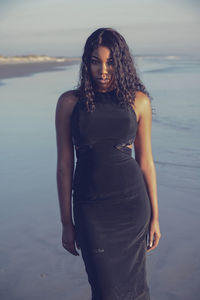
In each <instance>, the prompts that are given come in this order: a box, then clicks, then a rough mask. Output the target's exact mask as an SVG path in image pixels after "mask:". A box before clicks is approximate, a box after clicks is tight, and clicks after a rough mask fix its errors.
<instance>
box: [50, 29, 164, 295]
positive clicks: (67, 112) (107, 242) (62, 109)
mask: <svg viewBox="0 0 200 300" xmlns="http://www.w3.org/2000/svg"><path fill="white" fill-rule="evenodd" d="M151 122H152V109H151V101H150V96H149V94H148V92H147V90H146V88H145V86H144V85H143V84H142V82H141V81H140V79H139V77H138V75H137V72H136V70H135V66H134V61H133V59H132V57H131V54H130V52H129V48H128V46H127V44H126V42H125V40H124V38H123V37H122V35H120V34H119V33H118V32H117V31H115V30H113V29H112V28H100V29H98V30H96V31H95V32H93V33H92V34H91V35H90V36H89V37H88V39H87V41H86V44H85V47H84V53H83V56H82V63H81V68H80V82H79V85H78V87H77V89H76V90H70V91H67V92H65V93H64V94H62V95H61V96H60V98H59V100H58V103H57V108H56V133H57V150H58V160H57V185H58V196H59V205H60V213H61V222H62V229H63V230H62V244H63V247H64V248H65V249H66V250H67V251H69V252H70V253H71V254H73V255H79V253H78V251H77V249H80V250H81V255H82V258H83V261H84V264H85V270H86V272H87V276H88V281H89V284H90V286H91V291H92V300H125V299H126V300H134V299H135V300H136V299H137V300H139V299H140V300H147V299H150V295H149V287H148V284H147V280H146V252H149V251H151V250H153V249H155V248H156V247H157V246H158V243H159V239H160V237H161V233H160V228H159V214H158V201H157V185H156V171H155V165H154V161H153V157H152V148H151ZM133 144H134V152H135V158H133V157H132V148H133ZM74 149H75V151H76V158H77V160H76V168H75V172H74ZM71 198H72V199H73V210H72V204H71V202H72V201H71ZM72 211H73V217H74V223H73V218H72ZM147 235H148V237H149V239H148V242H147ZM76 247H77V249H76Z"/></svg>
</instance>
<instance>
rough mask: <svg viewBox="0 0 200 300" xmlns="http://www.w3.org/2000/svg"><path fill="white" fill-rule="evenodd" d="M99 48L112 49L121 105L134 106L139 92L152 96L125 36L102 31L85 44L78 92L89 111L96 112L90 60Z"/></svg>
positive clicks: (89, 38)
mask: <svg viewBox="0 0 200 300" xmlns="http://www.w3.org/2000/svg"><path fill="white" fill-rule="evenodd" d="M99 46H104V47H107V48H109V49H110V52H111V55H112V59H113V65H114V73H115V92H116V96H117V99H118V101H119V103H120V104H121V105H124V104H127V105H128V106H130V107H132V105H133V104H134V99H135V96H136V92H137V91H141V92H143V93H145V94H146V95H147V96H149V97H150V95H149V92H148V91H147V90H146V88H145V86H144V84H143V83H142V81H141V80H140V78H139V76H138V74H137V71H136V68H135V63H134V60H133V58H132V56H131V54H130V51H129V47H128V45H127V43H126V41H125V39H124V38H123V36H122V35H121V34H120V33H118V32H117V31H116V30H114V29H112V28H99V29H97V30H96V31H94V32H93V33H92V34H91V35H90V36H89V37H88V39H87V41H86V44H85V47H84V52H83V55H82V62H81V66H80V72H79V82H78V86H77V90H76V95H77V96H78V98H79V102H80V101H81V102H82V104H83V106H84V107H85V108H86V109H87V111H90V112H91V111H93V110H94V109H95V103H94V96H95V91H94V87H93V83H92V76H91V71H90V59H91V55H92V52H93V51H94V50H95V49H97V48H98V47H99ZM150 98H151V97H150Z"/></svg>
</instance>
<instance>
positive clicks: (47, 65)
mask: <svg viewBox="0 0 200 300" xmlns="http://www.w3.org/2000/svg"><path fill="white" fill-rule="evenodd" d="M79 62H80V60H79V59H78V58H75V59H70V60H66V61H60V62H58V61H45V62H44V61H43V62H23V63H20V62H19V63H0V80H1V79H6V78H13V77H24V76H28V75H31V74H33V73H40V72H49V71H55V69H56V70H59V68H60V67H63V66H67V65H73V64H78V63H79Z"/></svg>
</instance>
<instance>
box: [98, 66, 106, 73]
mask: <svg viewBox="0 0 200 300" xmlns="http://www.w3.org/2000/svg"><path fill="white" fill-rule="evenodd" d="M99 72H100V74H107V66H106V64H101V65H100V68H99Z"/></svg>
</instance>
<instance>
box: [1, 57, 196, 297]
mask: <svg viewBox="0 0 200 300" xmlns="http://www.w3.org/2000/svg"><path fill="white" fill-rule="evenodd" d="M135 59H136V63H137V68H138V70H139V74H140V76H141V79H142V80H143V82H144V83H145V85H146V87H147V89H148V90H149V92H150V94H151V96H152V98H153V100H152V107H153V120H152V151H153V157H154V161H155V166H156V171H157V185H158V204H159V216H160V229H161V234H162V237H161V239H160V243H159V246H158V247H157V248H156V249H155V250H153V251H151V252H149V253H148V254H147V275H148V282H149V286H150V291H151V300H158V299H159V300H188V299H190V300H198V299H199V291H200V289H199V278H200V260H199V249H200V239H199V235H198V230H199V226H200V221H199V220H200V219H199V214H200V201H199V198H200V184H199V178H200V176H199V175H200V138H199V131H200V118H199V115H200V100H199V94H200V84H199V83H200V60H199V58H197V57H190V56H148V55H147V56H143V57H139V56H137V57H136V58H135ZM78 73H79V64H76V65H70V66H67V67H62V69H61V70H55V71H53V72H52V71H51V72H46V73H37V74H33V75H31V76H26V77H20V78H11V79H6V80H2V81H1V82H0V132H1V147H0V166H1V167H0V186H1V188H0V191H1V192H0V193H1V197H0V205H1V209H0V241H1V242H0V298H1V299H2V300H27V299H29V300H35V299H37V300H55V299H58V300H80V299H81V300H89V299H90V287H89V285H88V282H87V277H86V273H85V269H84V265H83V262H82V259H81V255H80V256H73V255H71V254H70V253H69V252H67V251H66V250H65V249H64V248H62V244H61V223H60V216H59V207H58V197H57V187H56V154H57V153H56V136H55V108H56V103H57V100H58V97H59V96H60V94H61V93H63V92H64V91H66V90H69V89H73V88H75V87H76V84H77V81H78ZM79 253H80V252H79Z"/></svg>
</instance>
